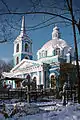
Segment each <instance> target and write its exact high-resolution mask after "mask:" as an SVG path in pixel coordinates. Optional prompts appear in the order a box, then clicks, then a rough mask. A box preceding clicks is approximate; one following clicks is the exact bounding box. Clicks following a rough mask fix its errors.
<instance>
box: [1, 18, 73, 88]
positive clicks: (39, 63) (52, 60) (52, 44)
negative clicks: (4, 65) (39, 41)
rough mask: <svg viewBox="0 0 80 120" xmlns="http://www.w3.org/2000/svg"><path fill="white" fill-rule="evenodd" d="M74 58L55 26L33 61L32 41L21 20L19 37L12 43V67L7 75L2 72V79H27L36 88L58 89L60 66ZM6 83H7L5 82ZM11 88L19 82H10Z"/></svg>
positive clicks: (19, 82)
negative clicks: (33, 82)
mask: <svg viewBox="0 0 80 120" xmlns="http://www.w3.org/2000/svg"><path fill="white" fill-rule="evenodd" d="M73 57H74V50H73V48H72V47H70V46H69V45H68V44H67V43H66V41H65V40H63V39H61V38H60V31H59V28H58V27H57V26H55V27H54V28H53V30H52V39H51V40H49V41H48V42H47V43H45V44H44V45H43V46H42V47H41V49H39V50H38V51H37V60H36V61H35V60H33V54H32V40H31V39H30V38H29V37H28V36H27V34H26V30H25V18H24V16H23V18H22V26H21V31H20V35H19V36H18V37H17V38H16V40H15V41H14V53H13V58H14V67H13V68H12V70H11V71H10V72H9V73H6V72H3V73H2V75H3V76H4V77H9V78H12V77H16V78H27V75H30V79H31V81H35V83H36V88H40V86H42V88H54V89H55V88H58V87H59V79H58V77H59V74H60V64H61V63H70V62H71V60H72V58H73ZM7 82H8V81H7ZM11 83H12V87H13V88H19V87H21V86H22V84H21V81H18V82H15V80H12V81H11Z"/></svg>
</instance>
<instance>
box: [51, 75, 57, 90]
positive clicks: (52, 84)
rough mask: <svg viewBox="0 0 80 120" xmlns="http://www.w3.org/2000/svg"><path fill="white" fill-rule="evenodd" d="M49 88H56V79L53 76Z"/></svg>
mask: <svg viewBox="0 0 80 120" xmlns="http://www.w3.org/2000/svg"><path fill="white" fill-rule="evenodd" d="M51 88H56V79H55V76H54V75H51Z"/></svg>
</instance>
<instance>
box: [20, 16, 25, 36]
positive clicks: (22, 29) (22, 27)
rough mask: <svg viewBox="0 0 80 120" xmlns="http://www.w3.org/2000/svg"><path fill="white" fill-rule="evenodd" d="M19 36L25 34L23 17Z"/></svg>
mask: <svg viewBox="0 0 80 120" xmlns="http://www.w3.org/2000/svg"><path fill="white" fill-rule="evenodd" d="M21 34H25V17H24V16H23V17H22V26H21Z"/></svg>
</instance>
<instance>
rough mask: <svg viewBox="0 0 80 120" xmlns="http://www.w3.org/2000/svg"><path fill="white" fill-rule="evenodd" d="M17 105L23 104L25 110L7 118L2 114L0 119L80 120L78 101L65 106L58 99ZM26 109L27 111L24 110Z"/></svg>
mask: <svg viewBox="0 0 80 120" xmlns="http://www.w3.org/2000/svg"><path fill="white" fill-rule="evenodd" d="M17 105H18V106H19V107H21V106H22V108H23V110H22V111H21V112H19V113H16V114H15V115H14V116H12V118H7V119H5V118H4V116H3V115H0V120H80V104H77V103H70V104H68V105H67V106H63V105H62V104H61V103H60V102H56V101H54V104H53V102H49V103H32V104H31V105H30V104H27V103H24V102H23V103H21V104H20V103H18V104H17ZM36 105H37V106H36ZM50 105H51V106H50ZM24 106H25V107H24ZM39 106H40V107H39ZM39 109H41V110H42V112H40V110H39ZM24 110H25V111H26V113H25V112H23V111H24ZM44 111H45V112H44ZM46 111H47V112H46Z"/></svg>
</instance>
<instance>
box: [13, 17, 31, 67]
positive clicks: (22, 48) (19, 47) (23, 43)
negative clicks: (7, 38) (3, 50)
mask: <svg viewBox="0 0 80 120" xmlns="http://www.w3.org/2000/svg"><path fill="white" fill-rule="evenodd" d="M13 58H14V66H15V65H17V64H18V63H19V62H20V61H21V60H23V59H24V58H25V59H30V60H32V58H33V56H32V40H30V38H29V37H28V36H27V34H26V30H25V17H24V16H23V17H22V26H21V31H20V35H19V36H18V37H17V38H16V40H15V41H14V53H13Z"/></svg>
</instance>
